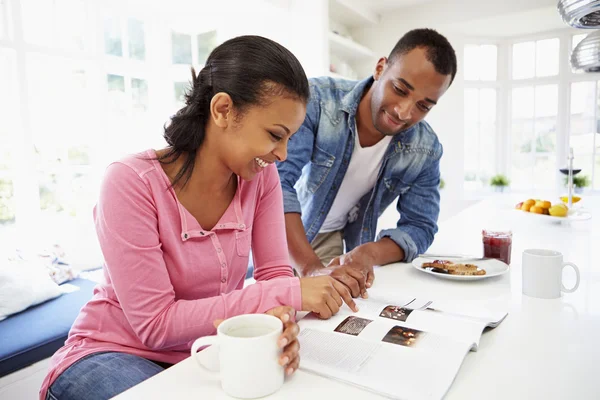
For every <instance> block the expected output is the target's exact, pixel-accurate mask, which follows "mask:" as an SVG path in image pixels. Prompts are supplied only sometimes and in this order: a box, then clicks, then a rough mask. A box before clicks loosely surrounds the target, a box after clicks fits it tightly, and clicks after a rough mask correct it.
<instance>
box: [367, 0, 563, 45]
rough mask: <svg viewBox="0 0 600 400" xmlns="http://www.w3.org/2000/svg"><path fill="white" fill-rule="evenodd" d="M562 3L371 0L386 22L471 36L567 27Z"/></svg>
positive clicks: (370, 6) (532, 0)
mask: <svg viewBox="0 0 600 400" xmlns="http://www.w3.org/2000/svg"><path fill="white" fill-rule="evenodd" d="M557 3H558V0H369V1H364V2H363V3H362V5H363V6H364V7H368V9H369V10H370V11H372V12H374V13H376V14H378V15H379V16H380V18H381V19H382V20H395V19H396V18H399V17H403V18H407V17H408V16H409V15H410V17H408V18H410V19H412V20H418V21H420V23H421V24H425V25H431V26H436V27H437V28H444V29H449V30H452V31H455V32H459V33H463V34H465V35H471V36H490V37H510V36H518V35H523V34H529V33H536V32H544V31H551V30H557V29H563V28H567V25H566V24H565V23H564V22H563V21H562V20H561V18H560V16H559V13H558V10H557V8H556V5H557Z"/></svg>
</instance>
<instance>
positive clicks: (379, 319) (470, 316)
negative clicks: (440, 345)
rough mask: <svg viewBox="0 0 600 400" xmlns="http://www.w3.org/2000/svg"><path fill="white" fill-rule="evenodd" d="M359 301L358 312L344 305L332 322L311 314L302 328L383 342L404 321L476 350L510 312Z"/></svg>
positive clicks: (417, 302)
mask: <svg viewBox="0 0 600 400" xmlns="http://www.w3.org/2000/svg"><path fill="white" fill-rule="evenodd" d="M355 301H356V304H357V305H358V307H359V311H358V312H357V313H352V311H351V310H350V309H349V308H348V307H346V306H344V307H342V309H341V310H340V312H339V313H338V314H337V315H335V316H334V317H333V318H331V319H330V320H328V321H321V320H319V319H318V318H317V317H315V316H314V315H308V316H307V317H306V318H304V319H303V320H301V321H300V327H301V328H302V329H304V328H312V329H318V330H321V331H328V332H331V331H335V332H342V333H348V334H353V335H355V336H360V337H361V338H362V339H365V340H373V341H379V340H381V338H382V337H383V336H384V335H385V334H386V333H387V332H388V331H389V330H390V329H391V328H393V327H394V326H395V325H397V324H398V323H399V322H401V325H402V326H405V327H407V328H412V329H417V330H420V331H424V332H429V333H435V334H437V335H439V336H442V337H446V338H450V339H453V340H455V341H457V342H463V343H466V344H468V345H469V346H471V348H472V349H473V350H474V351H476V350H477V348H478V345H479V340H480V338H481V333H482V331H483V329H484V328H485V327H486V326H496V325H497V324H498V323H499V322H500V321H501V320H502V319H503V318H504V317H505V316H506V312H503V313H502V312H496V313H494V312H493V311H491V310H489V309H486V308H485V307H479V308H478V306H473V305H470V304H459V303H455V304H450V303H447V302H432V301H430V300H427V299H419V298H414V297H407V298H399V299H397V300H390V299H383V298H381V297H376V296H370V298H369V299H367V300H363V299H355ZM446 310H448V311H446Z"/></svg>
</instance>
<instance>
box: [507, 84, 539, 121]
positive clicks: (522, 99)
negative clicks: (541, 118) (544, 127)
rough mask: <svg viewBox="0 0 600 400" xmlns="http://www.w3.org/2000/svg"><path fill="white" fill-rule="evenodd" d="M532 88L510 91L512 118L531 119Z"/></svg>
mask: <svg viewBox="0 0 600 400" xmlns="http://www.w3.org/2000/svg"><path fill="white" fill-rule="evenodd" d="M533 105H534V100H533V88H532V87H523V88H515V89H513V91H512V118H513V119H518V118H533V115H534V114H533Z"/></svg>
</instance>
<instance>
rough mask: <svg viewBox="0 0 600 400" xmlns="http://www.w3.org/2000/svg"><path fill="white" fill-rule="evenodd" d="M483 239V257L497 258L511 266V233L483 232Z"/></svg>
mask: <svg viewBox="0 0 600 400" xmlns="http://www.w3.org/2000/svg"><path fill="white" fill-rule="evenodd" d="M481 234H482V237H483V256H484V257H487V258H496V259H498V260H500V261H502V262H504V263H506V264H507V265H510V253H511V251H512V232H511V231H487V230H485V229H484V230H483V231H482V232H481Z"/></svg>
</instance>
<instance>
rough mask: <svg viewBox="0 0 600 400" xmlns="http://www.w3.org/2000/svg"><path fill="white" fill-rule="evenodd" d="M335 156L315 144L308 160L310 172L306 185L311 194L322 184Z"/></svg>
mask: <svg viewBox="0 0 600 400" xmlns="http://www.w3.org/2000/svg"><path fill="white" fill-rule="evenodd" d="M334 162H335V157H334V156H333V155H331V154H329V153H328V152H326V151H325V150H323V149H321V148H319V147H318V146H315V149H314V151H313V154H312V158H311V160H310V174H309V176H308V181H307V184H306V187H307V189H308V191H309V192H310V193H311V194H314V193H315V192H316V191H317V190H318V189H319V187H320V186H321V185H322V184H323V182H324V181H325V179H326V178H327V175H328V174H329V171H331V167H333V163H334Z"/></svg>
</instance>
